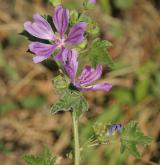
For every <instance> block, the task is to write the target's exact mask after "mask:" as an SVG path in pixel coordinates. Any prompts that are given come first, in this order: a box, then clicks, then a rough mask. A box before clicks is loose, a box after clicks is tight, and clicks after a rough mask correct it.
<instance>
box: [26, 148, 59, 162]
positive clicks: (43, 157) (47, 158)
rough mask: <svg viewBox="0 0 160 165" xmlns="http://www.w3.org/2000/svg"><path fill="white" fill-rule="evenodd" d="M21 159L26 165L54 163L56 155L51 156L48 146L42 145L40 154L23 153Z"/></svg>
mask: <svg viewBox="0 0 160 165" xmlns="http://www.w3.org/2000/svg"><path fill="white" fill-rule="evenodd" d="M23 159H24V160H25V162H26V163H27V164H28V165H55V163H56V157H54V156H52V152H51V151H50V150H49V148H48V146H44V149H43V152H42V153H41V154H40V155H25V156H23Z"/></svg>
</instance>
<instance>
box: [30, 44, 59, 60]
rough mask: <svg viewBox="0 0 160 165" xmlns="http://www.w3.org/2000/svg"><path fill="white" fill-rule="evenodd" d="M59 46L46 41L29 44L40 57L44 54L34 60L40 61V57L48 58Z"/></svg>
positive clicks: (32, 50) (31, 49)
mask: <svg viewBox="0 0 160 165" xmlns="http://www.w3.org/2000/svg"><path fill="white" fill-rule="evenodd" d="M56 48H57V45H50V44H44V43H40V42H32V43H31V44H30V45H29V50H30V51H31V52H33V53H35V54H36V55H37V56H38V57H39V56H42V57H41V58H40V57H39V58H38V57H37V56H36V57H37V58H34V61H39V60H38V59H42V60H43V58H44V59H46V58H48V57H49V56H51V54H52V53H53V52H54V50H55V49H56ZM40 61H41V60H40Z"/></svg>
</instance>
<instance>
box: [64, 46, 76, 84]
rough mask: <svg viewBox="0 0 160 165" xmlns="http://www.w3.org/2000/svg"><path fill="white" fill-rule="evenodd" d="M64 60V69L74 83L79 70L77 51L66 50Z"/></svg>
mask: <svg viewBox="0 0 160 165" xmlns="http://www.w3.org/2000/svg"><path fill="white" fill-rule="evenodd" d="M62 59H63V63H64V68H65V70H66V72H67V74H68V76H69V78H70V79H71V81H72V82H74V79H75V77H76V73H77V68H78V61H77V52H76V50H75V49H72V50H69V49H67V48H66V49H64V51H63V53H62Z"/></svg>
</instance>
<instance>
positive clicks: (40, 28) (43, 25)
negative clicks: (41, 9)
mask: <svg viewBox="0 0 160 165" xmlns="http://www.w3.org/2000/svg"><path fill="white" fill-rule="evenodd" d="M33 18H34V21H35V22H34V23H32V22H30V21H27V22H25V23H24V29H25V30H26V31H27V32H28V33H30V34H31V35H33V36H35V37H37V38H41V39H47V40H54V39H55V36H54V33H53V31H52V28H51V26H50V24H49V23H48V22H47V21H46V20H45V19H44V18H43V17H42V16H40V15H39V14H35V15H34V16H33Z"/></svg>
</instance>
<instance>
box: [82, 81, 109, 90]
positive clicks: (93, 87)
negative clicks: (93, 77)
mask: <svg viewBox="0 0 160 165" xmlns="http://www.w3.org/2000/svg"><path fill="white" fill-rule="evenodd" d="M111 88H112V85H111V84H108V83H103V84H96V85H91V86H88V87H81V88H80V89H81V90H82V91H95V90H102V91H107V92H108V91H109V90H111Z"/></svg>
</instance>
